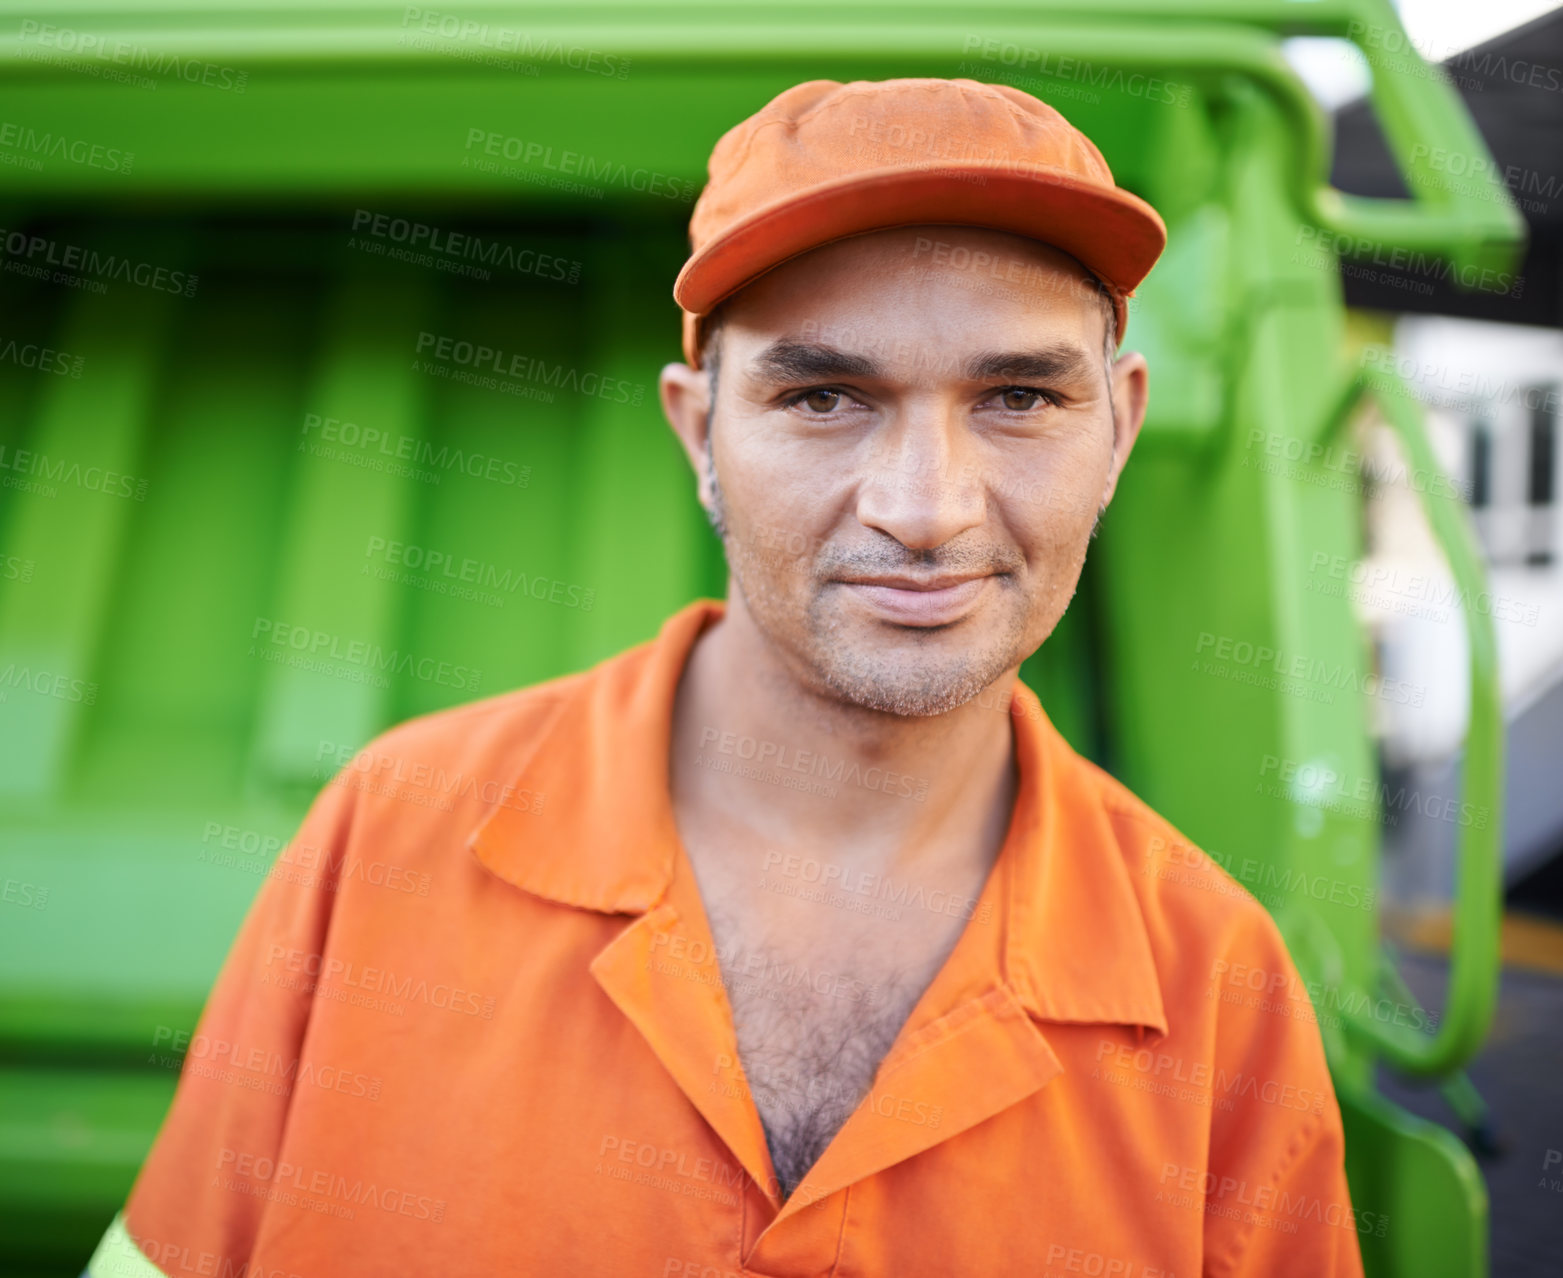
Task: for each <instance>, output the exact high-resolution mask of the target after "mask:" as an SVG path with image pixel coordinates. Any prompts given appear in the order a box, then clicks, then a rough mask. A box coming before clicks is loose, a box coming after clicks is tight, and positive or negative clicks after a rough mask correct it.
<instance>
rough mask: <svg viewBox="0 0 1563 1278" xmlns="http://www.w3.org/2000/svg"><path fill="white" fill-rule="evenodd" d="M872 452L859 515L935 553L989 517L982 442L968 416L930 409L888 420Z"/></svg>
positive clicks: (861, 486) (907, 543)
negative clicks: (981, 456)
mask: <svg viewBox="0 0 1563 1278" xmlns="http://www.w3.org/2000/svg"><path fill="white" fill-rule="evenodd" d="M876 434H877V436H878V437H877V438H876V439H875V440H874V441H873V446H872V447H871V448H870V449H869V450H868V453H867V458H866V461H865V469H864V471H863V474H862V476H861V478H860V480H859V484H858V497H857V517H858V520H859V522H860V523H862V524H863V525H864V526H865V527H867V528H874V529H877V530H878V531H880V532H883V533H887V534H889V535H890V536H891V537H894V538H895V539H896V540H897V541H899V542H900V543H901V544H902V545H903V546H906V547H907V548H908V549H911V550H934V549H937V548H938V547H939V546H942V545H944V544H945V542H947V541H950V540H952V539H953V538H955V537H957V536H959V535H960V534H961V533H963V532H965V531H966V530H967V529H968V528H974V527H976V526H978V525H979V524H981V523H982V522H983V520H984V519H985V518H986V515H987V494H986V488H985V485H984V483H983V480H982V465H981V458H980V455H979V448H978V443H977V441H976V440H975V439H973V438H972V435H971V431H970V428H969V427H968V425H967V423H966V421H965V415H964V413H957V411H956V410H954V409H949V408H943V407H939V408H927V409H923V410H920V411H918V412H916V413H911V414H907V415H905V416H904V417H902V418H900V419H899V420H897V421H895V422H893V423H888V424H887V425H886V426H885V427H883V428H882V430H881V431H880V432H877V433H876Z"/></svg>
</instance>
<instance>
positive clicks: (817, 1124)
mask: <svg viewBox="0 0 1563 1278" xmlns="http://www.w3.org/2000/svg"><path fill="white" fill-rule="evenodd" d="M712 926H713V929H719V930H717V931H716V933H715V935H714V937H713V939H715V940H716V941H717V947H718V953H719V954H720V955H721V956H722V976H723V984H724V985H725V986H726V989H727V996H728V1001H729V1004H730V1005H731V1007H732V1010H733V1024H734V1029H735V1031H736V1033H737V1039H738V1055H739V1059H740V1060H741V1061H742V1062H743V1067H744V1074H745V1077H746V1078H747V1080H748V1083H749V1090H750V1093H751V1095H752V1096H753V1099H754V1105H755V1109H756V1110H757V1111H758V1112H759V1115H760V1122H761V1124H762V1125H763V1127H764V1128H765V1139H766V1143H767V1145H768V1146H769V1147H770V1151H771V1163H772V1166H773V1167H774V1168H775V1170H776V1178H777V1180H778V1181H779V1182H780V1188H781V1195H782V1197H783V1198H786V1197H787V1196H789V1195H790V1194H791V1193H792V1191H793V1190H794V1189H796V1188H797V1186H798V1185H799V1183H800V1182H801V1181H802V1180H803V1178H804V1176H805V1175H806V1174H807V1173H808V1170H809V1168H811V1167H812V1166H813V1165H814V1164H815V1163H816V1162H817V1161H818V1160H819V1157H820V1155H821V1154H822V1153H824V1152H825V1148H826V1146H828V1145H829V1144H830V1142H831V1139H832V1138H833V1137H834V1136H835V1134H836V1133H837V1132H838V1131H839V1130H840V1129H841V1126H842V1125H843V1124H844V1123H845V1122H846V1121H847V1119H848V1118H850V1117H851V1115H852V1111H853V1110H855V1109H856V1108H857V1106H858V1103H859V1101H861V1100H862V1098H863V1096H864V1095H865V1094H866V1093H867V1092H868V1089H869V1087H870V1085H871V1084H872V1083H873V1081H874V1075H875V1074H876V1072H877V1071H878V1069H879V1064H880V1062H881V1061H882V1060H883V1059H884V1056H885V1053H886V1052H887V1051H889V1049H890V1045H891V1044H892V1043H893V1042H894V1041H895V1037H896V1034H897V1033H898V1032H899V1031H900V1029H901V1026H902V1025H903V1024H905V1022H906V1018H907V1017H908V1016H909V1015H910V1014H911V1011H912V1008H913V1007H914V1006H916V1003H917V1000H918V998H919V997H920V996H921V994H922V991H923V986H924V985H926V981H923V982H916V981H912V980H909V979H908V977H907V975H906V974H905V973H904V972H901V971H897V970H895V969H893V968H891V967H890V966H889V965H888V964H884V963H879V964H872V963H870V964H866V965H865V964H864V963H862V962H861V961H859V962H849V963H847V964H845V965H843V964H841V963H838V962H835V961H833V959H832V958H829V957H826V956H822V955H820V954H818V953H816V952H813V951H807V952H805V951H804V950H801V949H800V948H799V947H796V946H794V947H789V948H788V949H786V950H783V949H781V948H779V947H776V946H774V945H772V946H763V947H761V946H751V947H750V948H749V949H747V950H740V948H739V946H738V944H736V943H735V942H734V939H733V937H732V933H731V932H730V930H729V929H728V928H725V927H720V925H719V924H718V922H717V920H715V919H713V920H712ZM724 932H727V933H728V935H727V937H725V938H724V936H723V933H724ZM724 939H726V940H728V943H727V944H724V943H723V942H724ZM837 952H838V953H840V951H837ZM842 957H849V956H847V955H844V954H843V955H842Z"/></svg>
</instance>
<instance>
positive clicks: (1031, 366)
mask: <svg viewBox="0 0 1563 1278" xmlns="http://www.w3.org/2000/svg"><path fill="white" fill-rule="evenodd" d="M1093 367H1094V361H1093V360H1092V359H1091V357H1090V356H1089V355H1087V354H1086V353H1085V351H1083V350H1081V349H1080V347H1078V346H1073V345H1063V346H1049V347H1047V348H1046V349H1045V350H1039V351H994V352H991V353H989V354H987V355H978V356H976V357H975V358H974V359H972V360H971V362H970V363H968V364H967V366H966V376H967V377H969V378H970V379H971V380H972V381H974V382H985V381H992V380H993V379H995V378H1013V379H1014V380H1016V381H1037V382H1046V381H1053V380H1065V381H1067V380H1068V379H1070V378H1074V377H1083V376H1085V375H1086V374H1087V373H1089V372H1090V371H1091V369H1092V368H1093Z"/></svg>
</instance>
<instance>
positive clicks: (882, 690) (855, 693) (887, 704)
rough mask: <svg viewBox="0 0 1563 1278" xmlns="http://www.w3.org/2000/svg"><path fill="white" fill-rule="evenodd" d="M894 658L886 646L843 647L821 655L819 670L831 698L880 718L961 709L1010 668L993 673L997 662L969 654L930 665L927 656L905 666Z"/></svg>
mask: <svg viewBox="0 0 1563 1278" xmlns="http://www.w3.org/2000/svg"><path fill="white" fill-rule="evenodd" d="M909 655H912V654H909ZM894 656H895V654H894V652H893V651H886V649H885V648H884V647H883V646H876V647H871V648H863V649H854V650H848V651H843V650H842V649H841V648H839V647H838V648H835V649H833V650H832V651H831V652H830V653H829V654H820V660H819V661H818V662H817V663H816V665H815V671H816V675H817V677H818V678H819V681H820V683H821V684H822V685H823V687H824V688H825V689H827V690H828V693H829V695H831V696H834V697H836V698H838V699H839V700H841V701H844V702H847V703H848V704H851V705H855V706H858V707H860V708H862V709H864V710H873V711H876V712H878V713H880V714H893V715H898V716H902V717H905V718H917V719H926V718H932V717H934V716H937V715H941V714H948V713H950V711H952V710H957V709H959V708H960V707H961V706H963V705H965V704H966V703H967V702H968V701H970V700H972V698H974V697H976V696H977V695H979V694H980V693H981V692H982V691H983V690H984V689H985V688H987V687H988V686H989V685H990V684H991V683H992V682H993V681H994V680H995V679H997V678H998V677H999V675H1001V674H1003V673H1004V671H1005V670H1006V669H1007V668H1008V667H1007V665H1004V664H1000V665H998V667H997V669H995V670H994V671H993V672H992V673H991V674H990V673H989V671H988V666H989V665H991V664H993V663H992V662H980V661H977V660H975V659H974V658H973V656H972V654H970V653H966V652H962V654H961V655H959V656H957V657H955V658H954V659H951V658H949V657H945V658H943V659H941V660H938V661H936V662H929V660H928V659H927V654H926V653H924V654H922V655H921V658H920V659H919V660H917V661H916V662H915V664H911V663H905V664H903V663H902V662H899V661H896V660H895V659H894Z"/></svg>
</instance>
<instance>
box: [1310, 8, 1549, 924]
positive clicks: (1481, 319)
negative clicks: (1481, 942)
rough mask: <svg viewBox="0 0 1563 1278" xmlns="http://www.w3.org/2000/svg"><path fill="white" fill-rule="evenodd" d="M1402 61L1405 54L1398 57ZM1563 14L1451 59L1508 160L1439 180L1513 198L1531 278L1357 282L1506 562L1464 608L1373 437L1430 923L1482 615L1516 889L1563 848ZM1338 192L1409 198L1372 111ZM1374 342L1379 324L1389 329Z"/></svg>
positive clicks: (1399, 881) (1396, 708) (1401, 831)
mask: <svg viewBox="0 0 1563 1278" xmlns="http://www.w3.org/2000/svg"><path fill="white" fill-rule="evenodd" d="M1386 52H1387V53H1388V54H1389V55H1390V56H1393V51H1392V50H1391V51H1386ZM1560 68H1563V9H1559V10H1556V11H1554V12H1552V13H1550V14H1547V15H1545V16H1543V17H1541V18H1538V19H1536V20H1535V21H1533V22H1530V23H1527V24H1526V25H1524V26H1522V27H1519V28H1517V29H1515V30H1513V31H1510V32H1507V33H1505V34H1503V35H1502V36H1499V37H1497V38H1496V39H1493V40H1490V41H1488V42H1486V43H1484V44H1481V45H1478V46H1476V47H1475V48H1472V49H1467V50H1464V51H1462V52H1459V53H1456V54H1454V55H1453V56H1451V57H1448V58H1447V59H1445V60H1444V61H1443V63H1442V71H1443V73H1444V74H1446V75H1447V76H1448V77H1449V79H1450V81H1451V83H1452V84H1453V85H1454V87H1455V88H1456V89H1457V91H1458V92H1459V93H1460V95H1461V96H1462V97H1463V99H1464V101H1465V104H1466V106H1467V107H1468V108H1469V110H1470V112H1471V114H1472V116H1473V117H1474V119H1475V120H1476V123H1477V125H1478V127H1479V128H1480V130H1481V132H1482V135H1483V137H1484V139H1485V140H1486V143H1487V145H1488V147H1489V148H1490V150H1491V152H1492V156H1493V160H1494V161H1495V165H1494V166H1493V167H1492V168H1490V169H1489V168H1488V167H1487V166H1486V165H1485V164H1484V163H1483V162H1482V161H1481V160H1480V158H1478V157H1470V156H1462V155H1458V154H1454V153H1450V154H1441V153H1429V154H1428V155H1426V156H1425V157H1423V159H1424V161H1425V166H1426V167H1425V169H1424V170H1423V171H1421V173H1420V176H1419V177H1418V178H1417V179H1416V180H1417V181H1418V182H1419V183H1423V184H1427V185H1431V186H1438V185H1445V184H1447V185H1448V186H1449V187H1450V188H1451V189H1463V190H1464V191H1466V192H1469V191H1471V190H1473V189H1475V190H1486V191H1490V192H1491V193H1492V198H1494V199H1502V198H1504V192H1505V191H1506V192H1507V194H1508V196H1509V197H1510V198H1512V199H1513V200H1514V201H1515V203H1516V204H1517V205H1518V207H1519V209H1520V211H1521V213H1522V214H1523V216H1524V218H1525V220H1526V223H1527V225H1528V227H1529V230H1530V244H1529V247H1528V249H1527V251H1526V254H1525V257H1524V259H1523V261H1522V263H1521V264H1520V266H1519V267H1518V269H1517V270H1516V271H1515V272H1514V273H1513V276H1512V277H1503V278H1494V279H1490V280H1484V281H1480V282H1479V283H1478V286H1477V287H1476V288H1474V289H1462V288H1460V287H1459V286H1458V285H1457V283H1456V282H1455V281H1453V280H1452V279H1451V278H1449V277H1448V276H1447V275H1441V274H1436V273H1433V272H1429V271H1426V270H1420V271H1418V270H1412V269H1405V270H1399V269H1396V268H1394V267H1393V266H1388V267H1386V266H1384V265H1383V264H1381V263H1377V262H1375V263H1374V264H1373V269H1371V270H1353V269H1352V268H1351V267H1350V265H1347V267H1346V269H1345V270H1343V281H1344V286H1345V293H1346V300H1347V303H1348V305H1349V306H1351V307H1353V308H1355V309H1357V310H1359V311H1361V312H1367V313H1372V314H1373V315H1374V316H1376V317H1377V318H1378V319H1379V320H1380V321H1381V322H1380V323H1379V324H1378V325H1377V326H1376V327H1377V329H1378V332H1377V337H1378V338H1379V339H1381V340H1380V342H1379V343H1378V344H1370V345H1369V346H1368V347H1367V348H1365V350H1364V352H1363V356H1362V357H1363V359H1364V361H1371V362H1373V363H1376V364H1378V365H1379V366H1381V367H1382V366H1387V365H1389V364H1391V363H1392V364H1393V366H1394V368H1395V369H1396V371H1397V372H1398V373H1399V374H1400V376H1401V378H1402V379H1403V380H1404V381H1405V382H1406V384H1407V385H1408V386H1409V388H1410V389H1411V391H1412V393H1413V394H1415V395H1416V397H1417V398H1418V399H1419V400H1420V401H1421V403H1422V405H1423V409H1424V412H1425V415H1426V419H1427V424H1428V432H1429V435H1430V436H1431V439H1432V442H1433V446H1434V448H1435V450H1436V451H1437V453H1438V455H1439V459H1440V461H1441V462H1442V464H1443V465H1444V467H1445V468H1446V469H1447V471H1448V473H1449V476H1450V477H1451V479H1452V480H1453V487H1454V488H1455V489H1456V490H1457V492H1458V494H1459V496H1460V497H1461V498H1462V499H1463V500H1465V501H1466V502H1468V503H1469V505H1470V508H1471V512H1472V515H1473V519H1474V523H1475V527H1476V531H1477V536H1478V539H1479V542H1480V545H1481V548H1482V550H1483V553H1484V554H1485V557H1486V559H1487V565H1488V572H1489V590H1488V592H1487V594H1486V596H1485V597H1482V598H1479V599H1476V600H1466V599H1463V598H1460V597H1459V594H1458V592H1457V591H1456V590H1455V587H1454V585H1453V582H1452V580H1451V578H1450V576H1449V573H1448V570H1447V568H1446V567H1445V565H1444V563H1443V560H1442V557H1441V555H1440V554H1439V552H1438V550H1437V548H1436V546H1435V545H1434V543H1433V540H1432V538H1431V536H1430V534H1429V532H1428V530H1427V525H1426V523H1425V520H1424V518H1423V515H1422V511H1421V496H1420V494H1419V493H1418V492H1417V491H1416V488H1417V483H1416V477H1415V476H1414V475H1408V474H1407V473H1406V471H1405V467H1404V463H1403V461H1402V460H1401V459H1400V458H1399V455H1398V452H1397V451H1396V448H1395V445H1394V443H1393V440H1392V438H1391V437H1390V434H1389V432H1388V430H1387V429H1384V428H1374V427H1373V426H1372V425H1371V424H1370V425H1369V426H1368V427H1367V429H1366V433H1365V435H1364V447H1365V448H1366V449H1367V450H1368V455H1369V457H1370V458H1371V459H1372V460H1370V462H1369V463H1368V465H1367V467H1366V469H1367V472H1368V473H1369V474H1370V475H1376V476H1381V477H1382V482H1380V483H1378V484H1377V485H1375V487H1374V489H1373V493H1372V496H1371V498H1370V506H1369V512H1368V515H1369V518H1368V527H1369V539H1370V546H1369V554H1368V557H1367V559H1366V560H1365V561H1364V562H1363V563H1362V564H1361V565H1358V566H1357V567H1356V568H1354V569H1353V572H1354V574H1355V575H1356V577H1357V578H1358V580H1357V581H1355V582H1354V583H1353V585H1354V588H1355V597H1356V599H1357V602H1358V605H1359V608H1360V609H1361V611H1362V613H1363V614H1364V618H1365V620H1366V621H1367V623H1368V625H1369V626H1370V627H1371V628H1372V630H1373V632H1374V634H1375V636H1376V639H1377V642H1378V645H1379V652H1380V660H1381V661H1382V664H1383V667H1384V671H1383V672H1384V674H1385V676H1386V677H1394V678H1400V679H1407V680H1410V681H1412V682H1413V683H1414V684H1416V685H1417V686H1418V687H1420V688H1422V689H1424V690H1425V695H1424V696H1423V697H1422V698H1421V703H1420V704H1416V705H1412V704H1393V705H1391V704H1386V705H1385V706H1384V707H1383V711H1384V713H1383V714H1382V717H1381V721H1380V725H1379V726H1380V732H1381V739H1382V745H1383V754H1384V764H1385V780H1386V782H1387V788H1386V801H1385V821H1386V823H1387V825H1388V829H1387V831H1386V840H1385V851H1386V856H1385V880H1386V883H1385V886H1386V889H1387V891H1388V892H1389V895H1390V897H1391V899H1392V900H1395V901H1396V902H1397V903H1398V904H1399V905H1401V906H1402V907H1407V908H1410V909H1412V910H1413V911H1421V910H1428V909H1435V908H1436V903H1438V902H1441V901H1446V900H1447V899H1448V896H1449V892H1450V888H1451V880H1452V867H1453V850H1454V846H1455V840H1456V837H1457V835H1458V831H1459V828H1460V826H1461V824H1462V823H1463V822H1465V821H1468V820H1469V821H1474V820H1481V819H1485V814H1481V813H1476V812H1470V811H1466V810H1464V809H1463V808H1462V807H1461V805H1460V803H1459V796H1460V775H1459V774H1460V767H1459V764H1460V747H1461V742H1462V740H1463V738H1464V734H1465V726H1466V708H1467V698H1468V686H1469V685H1468V675H1467V665H1466V662H1467V646H1466V640H1465V631H1464V622H1463V619H1462V609H1463V608H1465V607H1475V608H1477V609H1479V610H1482V611H1485V612H1487V613H1488V614H1489V615H1490V616H1491V617H1492V619H1493V629H1494V632H1495V635H1496V638H1497V644H1498V654H1499V669H1500V676H1501V684H1502V690H1503V698H1504V706H1505V719H1506V723H1507V732H1506V747H1507V757H1506V773H1507V776H1506V796H1505V810H1504V814H1503V816H1504V821H1505V831H1504V861H1505V880H1506V882H1507V883H1508V884H1509V885H1510V886H1512V885H1514V884H1515V883H1517V882H1519V881H1520V880H1522V879H1524V878H1525V877H1526V876H1527V875H1530V874H1532V873H1534V872H1535V871H1537V870H1538V868H1540V867H1542V866H1543V865H1545V864H1546V863H1548V862H1550V861H1553V860H1554V859H1555V858H1557V857H1558V855H1559V853H1560V852H1563V519H1560V516H1559V513H1558V510H1557V506H1558V499H1559V493H1560V491H1563V449H1560V447H1559V434H1560V424H1559V416H1560V407H1563V148H1560V146H1559V139H1560V138H1563V70H1560ZM1332 178H1333V180H1334V182H1335V184H1336V185H1337V186H1338V187H1340V188H1341V189H1342V190H1345V191H1350V192H1354V193H1357V194H1362V195H1373V196H1381V197H1402V198H1404V197H1406V196H1408V195H1409V194H1410V192H1409V191H1408V190H1407V188H1406V185H1405V183H1404V182H1403V181H1402V179H1401V177H1400V175H1399V173H1398V171H1397V169H1396V166H1395V164H1394V162H1393V161H1392V159H1391V157H1390V154H1389V151H1388V149H1387V147H1386V145H1385V142H1384V139H1383V136H1382V135H1381V134H1380V132H1379V130H1378V127H1377V124H1376V123H1375V121H1374V119H1373V116H1372V113H1371V109H1370V107H1369V105H1368V103H1367V102H1366V101H1360V100H1359V101H1356V102H1353V103H1349V104H1347V105H1345V106H1343V107H1342V108H1341V109H1340V110H1339V111H1338V112H1336V114H1335V160H1334V168H1333V173H1332ZM1365 327H1366V328H1368V329H1372V328H1374V327H1375V325H1374V323H1373V322H1372V320H1371V319H1370V320H1369V321H1368V323H1367V324H1366V325H1365Z"/></svg>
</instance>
